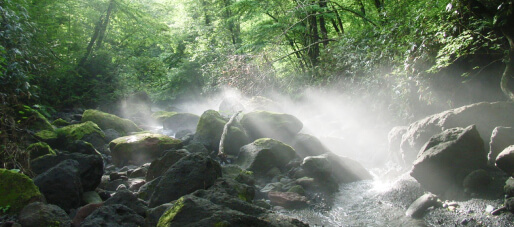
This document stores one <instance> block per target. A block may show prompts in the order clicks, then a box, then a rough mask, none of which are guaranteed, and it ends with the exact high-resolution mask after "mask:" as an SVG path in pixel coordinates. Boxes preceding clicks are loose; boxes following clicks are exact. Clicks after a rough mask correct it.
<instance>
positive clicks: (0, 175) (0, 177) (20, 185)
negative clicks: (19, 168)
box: [0, 169, 43, 214]
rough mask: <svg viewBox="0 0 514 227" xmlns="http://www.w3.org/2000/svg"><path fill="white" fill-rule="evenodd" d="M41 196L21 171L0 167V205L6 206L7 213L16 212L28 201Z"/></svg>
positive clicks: (35, 199)
mask: <svg viewBox="0 0 514 227" xmlns="http://www.w3.org/2000/svg"><path fill="white" fill-rule="evenodd" d="M42 198H43V196H42V195H41V193H40V192H39V189H38V188H37V186H36V185H34V182H33V181H32V180H31V179H30V178H29V177H27V176H25V175H24V174H21V173H16V172H13V171H10V170H7V169H0V207H7V206H9V209H8V210H7V213H8V214H15V213H18V212H19V211H20V210H21V209H22V208H23V207H25V205H27V204H29V203H30V202H33V201H37V200H41V199H42Z"/></svg>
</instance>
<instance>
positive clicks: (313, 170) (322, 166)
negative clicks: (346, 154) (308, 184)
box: [301, 155, 333, 180]
mask: <svg viewBox="0 0 514 227" xmlns="http://www.w3.org/2000/svg"><path fill="white" fill-rule="evenodd" d="M301 166H302V168H303V169H304V170H305V171H306V173H307V176H310V177H313V178H316V179H323V180H330V179H331V177H332V172H333V166H332V164H331V162H330V160H329V158H328V155H319V156H309V157H306V158H304V159H303V162H302V165H301Z"/></svg>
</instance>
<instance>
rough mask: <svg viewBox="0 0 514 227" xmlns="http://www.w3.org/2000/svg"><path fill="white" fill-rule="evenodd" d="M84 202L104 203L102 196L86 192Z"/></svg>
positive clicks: (83, 196) (93, 192)
mask: <svg viewBox="0 0 514 227" xmlns="http://www.w3.org/2000/svg"><path fill="white" fill-rule="evenodd" d="M82 201H83V202H84V204H90V203H101V202H103V201H102V198H101V197H100V195H99V194H98V193H97V192H95V191H88V192H84V193H83V194H82Z"/></svg>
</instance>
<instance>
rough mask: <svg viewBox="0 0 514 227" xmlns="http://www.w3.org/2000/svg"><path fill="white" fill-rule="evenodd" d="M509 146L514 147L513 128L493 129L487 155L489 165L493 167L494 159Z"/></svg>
mask: <svg viewBox="0 0 514 227" xmlns="http://www.w3.org/2000/svg"><path fill="white" fill-rule="evenodd" d="M510 145H514V127H496V128H494V130H493V133H492V134H491V139H490V142H489V154H488V155H487V158H488V160H489V164H490V165H494V163H495V161H496V157H498V155H499V154H500V152H502V151H503V150H504V149H505V148H507V147H508V146H510Z"/></svg>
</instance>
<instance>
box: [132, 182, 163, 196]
mask: <svg viewBox="0 0 514 227" xmlns="http://www.w3.org/2000/svg"><path fill="white" fill-rule="evenodd" d="M161 179H162V177H157V178H155V179H153V180H151V181H149V182H146V183H145V184H144V185H143V186H141V187H140V188H139V190H138V192H137V197H138V198H140V199H142V200H145V201H148V200H150V198H151V197H152V195H153V192H154V191H155V189H156V188H157V185H159V182H160V181H161Z"/></svg>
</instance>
